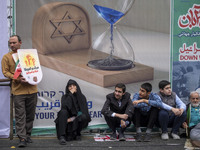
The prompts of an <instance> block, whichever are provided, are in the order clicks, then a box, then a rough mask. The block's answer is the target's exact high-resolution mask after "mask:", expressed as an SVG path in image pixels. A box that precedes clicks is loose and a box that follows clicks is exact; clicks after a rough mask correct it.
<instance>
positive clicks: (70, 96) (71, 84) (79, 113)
mask: <svg viewBox="0 0 200 150" xmlns="http://www.w3.org/2000/svg"><path fill="white" fill-rule="evenodd" d="M90 121H91V118H90V115H89V112H88V106H87V100H86V97H85V96H84V95H83V93H82V92H81V89H80V87H79V85H78V83H77V82H76V81H74V80H72V79H70V80H69V81H68V83H67V85H66V89H65V95H63V96H62V98H61V110H60V111H59V112H58V116H57V118H56V120H55V123H56V131H57V137H58V139H59V143H60V144H61V145H66V140H68V141H70V140H81V131H82V129H83V128H86V127H87V126H88V123H89V122H90Z"/></svg>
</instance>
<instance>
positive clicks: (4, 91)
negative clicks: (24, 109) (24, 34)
mask: <svg viewBox="0 0 200 150" xmlns="http://www.w3.org/2000/svg"><path fill="white" fill-rule="evenodd" d="M0 18H1V19H0V29H1V34H0V50H1V53H0V60H1V59H2V57H3V55H4V54H6V53H7V52H8V22H7V1H1V5H0ZM0 78H1V79H3V78H5V77H4V76H3V74H2V71H1V70H0ZM0 95H1V100H0V110H1V113H0V138H6V137H9V132H10V87H5V86H0Z"/></svg>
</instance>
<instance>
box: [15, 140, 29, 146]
mask: <svg viewBox="0 0 200 150" xmlns="http://www.w3.org/2000/svg"><path fill="white" fill-rule="evenodd" d="M17 146H18V147H26V146H27V143H26V140H25V139H20V141H19V143H18V145H17Z"/></svg>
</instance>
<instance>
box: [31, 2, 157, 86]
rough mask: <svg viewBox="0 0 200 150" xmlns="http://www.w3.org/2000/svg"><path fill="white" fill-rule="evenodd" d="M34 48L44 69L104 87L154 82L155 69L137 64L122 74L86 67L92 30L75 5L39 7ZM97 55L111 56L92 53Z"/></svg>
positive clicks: (35, 19)
mask: <svg viewBox="0 0 200 150" xmlns="http://www.w3.org/2000/svg"><path fill="white" fill-rule="evenodd" d="M32 46H33V48H35V49H37V50H38V53H39V58H40V63H41V65H43V66H45V67H48V68H51V69H54V70H57V71H59V72H63V73H66V74H68V75H71V76H74V77H77V78H79V79H82V80H85V81H87V82H90V83H93V84H96V85H99V86H102V87H109V86H114V85H116V84H117V83H119V82H122V83H132V82H139V81H145V80H152V79H153V72H154V69H153V68H152V67H149V66H146V65H142V64H139V63H135V67H134V68H132V69H127V70H120V71H105V70H97V69H93V68H90V67H88V66H87V63H88V61H90V55H91V51H92V49H91V27H90V20H89V16H88V14H87V12H86V10H85V9H84V8H82V7H81V6H80V5H77V4H75V3H68V2H52V3H48V4H45V5H43V6H42V7H40V8H39V9H38V10H37V12H36V14H35V16H34V19H33V23H32ZM94 52H95V53H96V54H95V55H97V56H98V55H104V56H105V57H106V56H107V55H108V54H105V53H102V52H100V51H93V53H94Z"/></svg>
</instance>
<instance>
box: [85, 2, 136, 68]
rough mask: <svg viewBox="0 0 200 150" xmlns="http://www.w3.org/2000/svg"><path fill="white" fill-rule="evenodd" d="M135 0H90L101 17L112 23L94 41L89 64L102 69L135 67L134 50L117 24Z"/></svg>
mask: <svg viewBox="0 0 200 150" xmlns="http://www.w3.org/2000/svg"><path fill="white" fill-rule="evenodd" d="M134 1H135V0H90V2H91V3H92V5H93V7H94V8H95V10H96V11H97V13H98V14H99V16H100V17H102V18H103V19H104V20H106V22H107V23H109V24H110V28H109V29H108V30H107V31H105V32H104V33H102V34H101V35H100V36H99V37H98V38H97V39H96V40H95V42H94V43H93V47H92V48H93V50H92V53H91V58H90V61H89V62H88V66H89V67H91V68H95V69H100V70H125V69H130V68H132V67H134V59H135V58H134V52H133V49H132V47H131V45H130V44H129V43H128V41H127V40H126V38H125V37H124V36H123V35H122V34H121V33H120V31H119V30H118V29H117V28H116V24H117V23H118V22H119V21H121V20H122V18H123V17H124V16H125V15H126V14H127V12H128V10H130V8H131V6H132V5H133V3H134Z"/></svg>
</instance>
